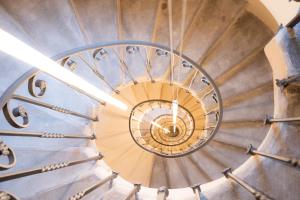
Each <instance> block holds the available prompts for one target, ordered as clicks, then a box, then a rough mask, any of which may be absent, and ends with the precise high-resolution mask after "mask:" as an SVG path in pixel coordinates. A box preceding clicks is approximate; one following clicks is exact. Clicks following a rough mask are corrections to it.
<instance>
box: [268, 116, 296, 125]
mask: <svg viewBox="0 0 300 200" xmlns="http://www.w3.org/2000/svg"><path fill="white" fill-rule="evenodd" d="M297 121H300V117H290V118H280V119H274V118H272V117H270V116H268V115H267V116H266V118H265V120H264V123H265V124H272V123H275V122H297Z"/></svg>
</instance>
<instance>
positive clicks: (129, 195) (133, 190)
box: [124, 184, 141, 200]
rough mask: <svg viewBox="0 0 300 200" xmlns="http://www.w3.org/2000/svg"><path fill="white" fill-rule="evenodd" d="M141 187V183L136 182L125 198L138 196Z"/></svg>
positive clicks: (128, 199) (126, 199) (127, 199)
mask: <svg viewBox="0 0 300 200" xmlns="http://www.w3.org/2000/svg"><path fill="white" fill-rule="evenodd" d="M140 189H141V184H134V188H133V189H132V190H131V191H130V193H129V194H128V195H127V197H126V198H125V199H124V200H130V199H131V198H132V197H133V196H135V197H136V195H137V193H138V192H139V191H140ZM135 199H136V198H135Z"/></svg>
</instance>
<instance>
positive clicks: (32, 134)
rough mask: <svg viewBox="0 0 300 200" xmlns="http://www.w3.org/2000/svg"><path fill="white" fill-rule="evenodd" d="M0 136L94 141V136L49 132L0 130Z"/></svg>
mask: <svg viewBox="0 0 300 200" xmlns="http://www.w3.org/2000/svg"><path fill="white" fill-rule="evenodd" d="M0 135H3V136H20V137H38V138H53V139H54V138H73V139H89V140H94V139H96V135H95V134H92V135H79V134H62V133H50V132H24V131H10V130H0Z"/></svg>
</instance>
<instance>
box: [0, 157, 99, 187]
mask: <svg viewBox="0 0 300 200" xmlns="http://www.w3.org/2000/svg"><path fill="white" fill-rule="evenodd" d="M102 158H103V156H102V154H101V153H99V154H98V155H97V156H93V157H90V158H86V159H82V160H75V161H69V162H61V163H56V164H50V165H46V166H44V167H39V168H35V169H29V170H21V171H18V172H13V173H9V174H4V175H1V176H0V182H3V181H8V180H13V179H17V178H22V177H26V176H31V175H35V174H41V173H45V172H50V171H54V170H57V169H61V168H65V167H70V166H73V165H78V164H81V163H85V162H89V161H93V160H100V159H102Z"/></svg>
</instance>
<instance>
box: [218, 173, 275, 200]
mask: <svg viewBox="0 0 300 200" xmlns="http://www.w3.org/2000/svg"><path fill="white" fill-rule="evenodd" d="M223 174H224V176H225V177H226V178H231V179H232V180H233V181H235V182H236V183H238V184H239V185H240V186H242V187H243V188H245V189H246V190H248V191H249V192H250V193H251V194H252V195H253V196H254V197H255V199H257V200H272V199H271V198H269V197H268V196H266V195H265V194H263V193H262V192H259V191H257V190H256V189H254V188H253V187H251V186H250V185H248V184H247V183H246V182H244V181H242V180H241V179H239V178H238V177H236V176H235V175H233V174H232V172H231V168H227V169H225V170H224V171H223Z"/></svg>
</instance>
